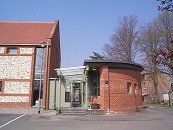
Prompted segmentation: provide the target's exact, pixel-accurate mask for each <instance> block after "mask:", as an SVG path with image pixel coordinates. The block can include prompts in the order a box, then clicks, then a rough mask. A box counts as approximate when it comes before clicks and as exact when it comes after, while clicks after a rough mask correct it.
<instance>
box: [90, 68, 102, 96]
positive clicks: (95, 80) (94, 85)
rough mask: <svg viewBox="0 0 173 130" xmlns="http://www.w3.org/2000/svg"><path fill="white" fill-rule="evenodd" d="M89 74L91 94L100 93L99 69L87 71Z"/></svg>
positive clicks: (96, 94) (97, 94)
mask: <svg viewBox="0 0 173 130" xmlns="http://www.w3.org/2000/svg"><path fill="white" fill-rule="evenodd" d="M89 75H90V93H91V96H99V95H100V72H99V70H97V69H96V70H93V71H90V72H89Z"/></svg>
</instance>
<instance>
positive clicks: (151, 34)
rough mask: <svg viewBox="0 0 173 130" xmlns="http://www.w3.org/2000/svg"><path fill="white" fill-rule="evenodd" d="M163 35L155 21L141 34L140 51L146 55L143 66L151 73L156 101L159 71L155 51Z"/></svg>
mask: <svg viewBox="0 0 173 130" xmlns="http://www.w3.org/2000/svg"><path fill="white" fill-rule="evenodd" d="M160 36H161V33H160V31H159V30H158V25H157V21H153V22H151V23H149V24H147V25H146V26H145V28H144V29H143V30H142V32H141V40H140V43H141V44H140V51H141V52H142V53H143V55H144V57H145V58H144V59H143V66H144V68H145V69H147V71H149V72H150V73H149V78H150V80H151V81H152V83H153V87H154V95H153V96H154V99H155V100H158V77H159V69H158V67H157V65H156V64H155V63H153V57H154V55H155V53H154V52H155V50H157V49H158V48H159V46H160Z"/></svg>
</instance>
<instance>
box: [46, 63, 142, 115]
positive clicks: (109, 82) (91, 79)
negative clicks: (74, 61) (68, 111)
mask: <svg viewBox="0 0 173 130" xmlns="http://www.w3.org/2000/svg"><path fill="white" fill-rule="evenodd" d="M142 70H143V67H141V66H140V65H138V64H131V63H121V62H115V61H106V60H85V61H84V66H82V67H72V68H60V69H57V74H58V75H59V80H58V81H57V84H56V86H51V88H52V90H56V92H55V93H53V92H54V91H51V92H52V95H55V96H51V97H52V98H51V97H50V98H49V100H50V101H51V102H52V105H51V104H50V106H55V107H54V108H56V109H61V108H69V107H70V108H73V107H81V108H85V109H90V108H91V109H96V108H97V109H101V110H104V111H107V110H108V111H113V112H129V111H137V110H138V109H139V108H140V107H142V88H141V71H142ZM50 95H51V94H50ZM52 100H54V103H53V101H52Z"/></svg>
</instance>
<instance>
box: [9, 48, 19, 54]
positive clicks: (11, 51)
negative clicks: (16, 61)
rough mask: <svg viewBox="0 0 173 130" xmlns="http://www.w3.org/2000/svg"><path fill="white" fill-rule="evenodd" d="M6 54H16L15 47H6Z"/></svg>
mask: <svg viewBox="0 0 173 130" xmlns="http://www.w3.org/2000/svg"><path fill="white" fill-rule="evenodd" d="M7 54H17V47H7Z"/></svg>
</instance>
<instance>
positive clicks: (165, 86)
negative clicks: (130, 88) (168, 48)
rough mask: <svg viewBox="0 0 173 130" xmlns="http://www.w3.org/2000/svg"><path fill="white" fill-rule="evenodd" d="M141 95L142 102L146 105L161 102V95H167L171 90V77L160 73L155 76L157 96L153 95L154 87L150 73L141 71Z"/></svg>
mask: <svg viewBox="0 0 173 130" xmlns="http://www.w3.org/2000/svg"><path fill="white" fill-rule="evenodd" d="M141 74H142V94H143V101H144V102H146V103H154V102H156V101H158V102H161V101H163V94H166V93H168V92H169V91H170V90H171V83H172V79H171V75H170V74H169V73H166V72H162V71H160V72H159V73H158V74H157V75H156V77H155V78H156V83H158V87H157V95H156V94H155V91H156V90H155V87H154V82H153V76H152V75H153V74H152V73H151V72H150V71H147V70H144V71H142V73H141Z"/></svg>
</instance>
